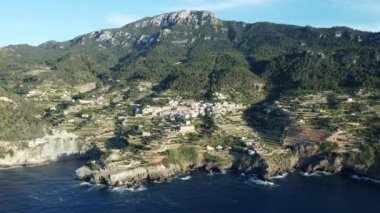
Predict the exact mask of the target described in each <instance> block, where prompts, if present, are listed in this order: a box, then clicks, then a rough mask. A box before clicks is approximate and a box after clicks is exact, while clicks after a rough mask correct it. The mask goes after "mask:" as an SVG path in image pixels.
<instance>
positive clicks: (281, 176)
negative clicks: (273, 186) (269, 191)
mask: <svg viewBox="0 0 380 213" xmlns="http://www.w3.org/2000/svg"><path fill="white" fill-rule="evenodd" d="M286 176H288V173H286V172H285V173H283V174H281V175H276V176H274V177H272V179H284V178H286Z"/></svg>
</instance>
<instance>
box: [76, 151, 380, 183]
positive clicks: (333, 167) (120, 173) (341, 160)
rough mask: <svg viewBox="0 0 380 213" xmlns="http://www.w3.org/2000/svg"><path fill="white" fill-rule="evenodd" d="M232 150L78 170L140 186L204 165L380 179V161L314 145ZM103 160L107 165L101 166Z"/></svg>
mask: <svg viewBox="0 0 380 213" xmlns="http://www.w3.org/2000/svg"><path fill="white" fill-rule="evenodd" d="M234 152H236V151H233V152H231V151H230V152H229V154H230V156H233V157H231V158H229V159H228V160H226V159H223V161H220V162H218V161H212V160H210V159H209V158H208V157H207V155H205V154H204V153H203V154H200V155H202V157H200V160H199V161H197V162H187V164H186V165H185V166H184V165H179V164H165V163H159V164H155V165H139V166H136V167H132V168H125V169H108V168H107V165H104V162H95V161H92V163H89V164H87V165H84V166H82V167H81V168H79V169H77V170H76V175H77V178H78V179H79V180H80V181H87V182H90V183H92V184H105V185H109V186H127V187H138V186H140V185H141V184H142V183H143V182H144V181H150V182H167V181H170V180H171V179H173V178H174V177H176V176H179V175H183V174H185V173H187V172H189V171H192V170H196V169H200V170H205V171H206V172H213V171H220V172H222V173H224V172H226V171H234V172H244V173H246V174H255V175H257V176H258V177H259V178H260V179H263V180H272V178H274V177H276V176H279V175H283V174H285V173H289V172H293V171H294V170H301V171H303V172H305V173H310V174H312V173H315V172H328V173H332V174H343V173H346V172H350V173H352V174H356V175H359V176H364V177H368V178H373V179H380V172H379V171H380V169H379V168H380V165H379V164H378V163H375V164H374V165H372V166H371V167H369V168H367V167H366V166H364V165H358V164H352V163H351V162H349V161H348V160H347V159H345V157H344V156H343V155H339V154H336V153H335V154H332V155H326V154H325V153H323V152H322V151H321V150H320V147H319V146H318V145H316V144H314V145H302V146H299V145H298V146H294V147H290V148H288V149H287V150H286V152H283V153H281V154H276V155H271V156H259V155H256V156H250V155H247V154H242V153H240V154H239V155H237V154H236V153H234ZM100 164H103V166H100Z"/></svg>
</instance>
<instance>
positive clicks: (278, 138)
mask: <svg viewBox="0 0 380 213" xmlns="http://www.w3.org/2000/svg"><path fill="white" fill-rule="evenodd" d="M277 99H278V95H273V94H271V95H268V97H267V98H266V99H264V100H262V101H260V102H258V103H255V104H252V105H251V106H250V107H248V108H247V109H246V110H245V111H244V113H243V120H245V121H246V122H247V124H248V126H249V127H251V128H252V129H254V130H255V131H256V132H257V133H258V134H259V136H260V137H261V138H262V139H263V140H264V142H266V143H272V144H276V145H278V144H281V143H282V137H283V134H284V130H285V128H286V127H287V126H289V125H290V114H289V113H287V112H285V111H283V110H282V109H280V108H279V107H277V106H276V105H275V104H274V102H275V101H276V100H277Z"/></svg>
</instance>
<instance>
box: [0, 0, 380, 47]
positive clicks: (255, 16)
mask: <svg viewBox="0 0 380 213" xmlns="http://www.w3.org/2000/svg"><path fill="white" fill-rule="evenodd" d="M182 9H192V10H209V11H212V12H214V13H215V14H216V15H217V16H218V17H219V18H221V19H223V20H237V21H244V22H247V23H254V22H258V21H269V22H275V23H285V24H296V25H301V26H305V25H310V26H315V27H331V26H349V27H352V28H355V29H361V30H366V31H374V32H378V31H380V0H2V1H1V7H0V26H1V30H0V47H2V46H6V45H10V44H30V45H38V44H41V43H43V42H45V41H49V40H56V41H65V40H69V39H72V38H74V37H76V36H78V35H81V34H85V33H89V32H92V31H96V30H100V29H108V28H116V27H121V26H123V25H125V24H127V23H130V22H132V21H135V20H138V19H140V18H144V17H147V16H154V15H158V14H161V13H165V12H173V11H178V10H182Z"/></svg>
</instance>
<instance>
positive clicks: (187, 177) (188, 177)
mask: <svg viewBox="0 0 380 213" xmlns="http://www.w3.org/2000/svg"><path fill="white" fill-rule="evenodd" d="M191 178H192V177H191V176H190V175H188V176H185V177H181V178H180V179H181V180H190V179H191Z"/></svg>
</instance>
